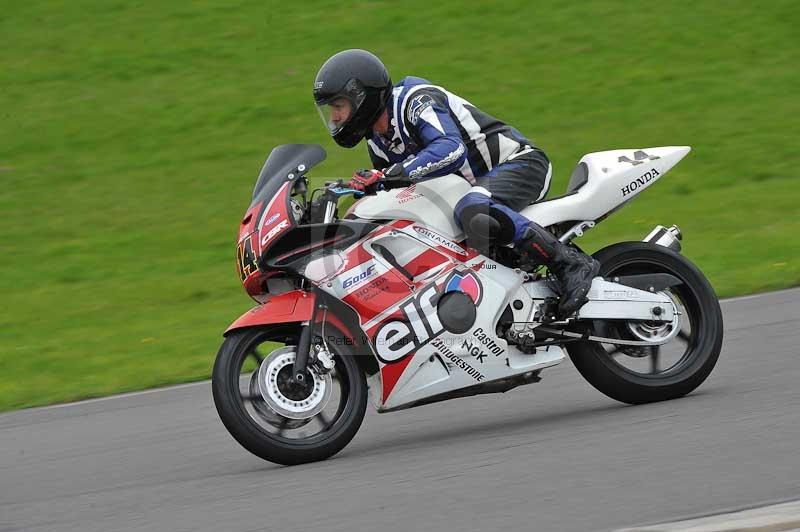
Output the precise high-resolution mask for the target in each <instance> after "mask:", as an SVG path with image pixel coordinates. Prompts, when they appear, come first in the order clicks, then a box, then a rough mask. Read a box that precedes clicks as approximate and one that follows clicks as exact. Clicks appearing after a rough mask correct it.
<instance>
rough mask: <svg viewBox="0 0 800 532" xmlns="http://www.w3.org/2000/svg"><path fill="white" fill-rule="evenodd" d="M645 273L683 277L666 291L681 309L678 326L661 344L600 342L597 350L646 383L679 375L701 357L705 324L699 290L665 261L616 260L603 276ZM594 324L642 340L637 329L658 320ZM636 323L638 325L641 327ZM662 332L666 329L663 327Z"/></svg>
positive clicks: (606, 332)
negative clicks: (640, 323) (702, 332)
mask: <svg viewBox="0 0 800 532" xmlns="http://www.w3.org/2000/svg"><path fill="white" fill-rule="evenodd" d="M644 273H668V274H671V275H674V276H675V277H677V278H678V279H680V280H681V284H680V285H677V286H674V287H670V288H668V289H667V290H665V291H664V292H665V294H666V295H668V296H669V297H670V298H672V300H673V302H674V303H675V304H676V307H677V308H678V311H679V312H680V313H681V319H680V323H679V326H678V328H677V329H676V330H671V331H668V332H667V333H666V335H667V336H668V337H671V340H670V341H669V342H668V343H665V344H662V345H653V346H642V347H639V346H635V347H629V346H619V345H615V344H602V343H601V344H598V349H597V353H598V356H599V357H600V360H601V361H602V362H603V364H604V365H606V366H607V367H608V368H609V369H610V370H611V371H613V372H615V373H617V374H620V375H622V376H624V377H626V378H633V379H635V380H639V381H641V382H643V383H650V384H656V382H658V384H662V383H663V382H664V381H669V380H670V379H671V378H672V377H677V376H678V375H679V374H681V373H683V372H684V371H685V370H686V369H687V368H688V367H690V366H693V365H694V364H695V363H696V362H698V361H699V360H700V359H701V356H700V355H701V349H700V331H702V330H703V328H704V325H705V324H704V318H703V315H702V313H701V309H700V302H699V301H700V300H699V296H698V294H696V293H695V292H694V290H693V289H692V286H691V284H690V283H689V282H687V279H686V278H685V276H684V275H683V274H682V273H681V272H679V271H676V270H675V269H673V268H670V267H669V266H668V265H666V264H664V263H662V262H657V261H651V260H647V259H642V258H634V259H630V260H627V261H623V262H620V263H618V264H615V265H614V266H613V267H611V268H610V269H609V270H607V271H604V272H603V276H604V277H606V278H609V277H617V276H623V275H636V274H644ZM593 326H594V329H595V331H596V332H597V333H598V335H600V336H607V337H612V338H621V339H627V340H638V341H641V340H642V339H643V337H642V336H644V335H642V336H640V335H639V334H636V333H637V332H642V331H646V330H648V329H649V330H650V331H653V330H657V329H658V326H656V325H655V324H643V325H634V326H632V325H630V324H629V323H628V322H624V323H623V324H609V323H607V322H600V321H596V322H594V323H593ZM636 327H639V330H638V331H637V330H636ZM660 334H665V333H664V332H663V331H661V332H660ZM657 336H658V335H656V337H657ZM601 350H602V352H601Z"/></svg>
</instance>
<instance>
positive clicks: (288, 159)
mask: <svg viewBox="0 0 800 532" xmlns="http://www.w3.org/2000/svg"><path fill="white" fill-rule="evenodd" d="M324 159H325V150H323V149H322V148H321V147H320V146H317V145H315V144H286V145H283V146H278V147H277V148H275V149H273V150H272V152H270V154H269V157H268V158H267V160H266V162H265V163H264V166H263V167H262V168H261V172H260V173H259V176H258V180H257V181H256V186H255V188H254V189H253V199H252V202H251V204H250V207H249V208H248V209H247V212H246V213H245V215H244V217H243V218H242V221H241V223H240V225H239V241H238V248H237V255H238V259H239V260H238V266H237V269H238V271H239V276H240V278H241V280H242V284H243V285H244V288H245V290H246V291H247V293H248V294H249V295H250V296H251V297H254V298H255V297H256V296H258V295H259V294H261V293H262V289H261V285H262V283H263V281H264V279H265V276H264V272H263V271H262V269H261V268H260V267H259V258H260V257H261V256H262V255H263V254H264V252H265V251H266V250H267V249H268V248H269V247H270V246H271V245H273V244H274V243H275V242H276V241H277V240H278V239H279V237H280V236H281V235H283V234H285V233H286V232H287V231H289V230H290V229H291V228H293V227H295V226H296V225H297V223H296V222H295V219H294V217H293V216H292V214H291V212H292V211H291V206H290V201H291V194H292V188H293V187H294V184H295V182H296V181H297V180H298V179H300V178H301V177H302V176H303V175H304V173H305V172H307V171H308V170H309V169H311V167H313V166H314V165H316V164H319V163H320V162H321V161H323V160H324Z"/></svg>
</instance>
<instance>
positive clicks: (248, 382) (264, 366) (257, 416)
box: [231, 334, 354, 446]
mask: <svg viewBox="0 0 800 532" xmlns="http://www.w3.org/2000/svg"><path fill="white" fill-rule="evenodd" d="M271 340H273V339H272V338H270V336H269V335H267V334H260V335H256V336H254V337H253V338H252V339H250V341H249V342H247V344H246V345H244V346H243V348H242V349H241V350H240V351H239V355H238V359H237V360H236V363H235V364H234V367H235V368H236V369H237V371H236V372H234V373H233V374H232V375H231V378H232V380H233V382H232V383H231V384H233V386H232V389H233V391H234V393H235V394H236V400H237V403H238V405H239V407H240V411H241V413H242V414H244V416H245V418H246V419H247V421H248V422H249V423H250V424H252V425H253V426H254V427H255V428H256V429H257V430H258V431H260V432H261V433H262V434H263V435H264V436H266V437H268V438H270V439H272V440H274V441H276V442H280V443H284V444H289V445H295V446H296V445H313V444H317V443H319V442H321V441H323V440H326V439H328V438H330V437H333V435H334V434H335V433H336V432H337V431H338V430H339V429H340V428H341V426H342V425H343V421H344V419H345V418H346V417H347V415H348V413H349V412H350V411H351V410H352V409H353V408H354V400H353V398H352V397H351V394H350V388H351V385H350V383H351V378H353V376H352V375H350V371H351V368H350V365H349V364H347V363H345V360H344V358H343V357H341V356H340V355H339V353H336V352H335V350H334V349H332V350H331V354H332V355H333V357H334V360H335V362H336V366H335V367H334V369H333V370H332V371H331V372H330V373H328V374H327V375H324V376H320V375H318V374H317V373H316V372H315V371H314V370H313V369H311V368H309V374H310V375H311V376H312V377H311V382H312V383H313V384H312V386H315V385H316V386H317V389H316V391H315V390H313V389H312V390H311V391H310V392H308V395H307V396H305V397H302V393H301V392H299V391H298V392H297V393H298V395H294V396H292V394H291V393H288V390H287V389H285V388H282V383H280V381H281V377H283V376H284V375H283V374H284V373H286V372H287V370H286V368H289V370H288V371H289V373H290V372H291V368H292V365H293V363H294V349H295V347H294V346H286V347H282V348H279V349H276V350H272V349H270V348H271V347H274V345H273V346H270V345H268V344H271V343H272V342H271ZM271 359H272V361H273V362H274V363H273V364H270V360H271ZM323 383H324V384H323ZM281 398H283V399H285V401H281ZM306 401H309V403H308V404H305V405H303V404H302V403H304V402H306ZM276 405H281V407H282V408H275V406H276ZM303 408H306V410H305V411H303ZM303 413H305V414H306V415H305V416H303V415H302V414H303ZM290 416H291V417H290Z"/></svg>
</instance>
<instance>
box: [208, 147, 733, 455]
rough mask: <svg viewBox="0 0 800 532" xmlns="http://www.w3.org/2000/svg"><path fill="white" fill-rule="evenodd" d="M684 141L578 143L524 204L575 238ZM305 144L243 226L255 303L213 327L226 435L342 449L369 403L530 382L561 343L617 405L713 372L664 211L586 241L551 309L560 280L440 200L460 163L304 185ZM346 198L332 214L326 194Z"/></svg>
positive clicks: (656, 175)
mask: <svg viewBox="0 0 800 532" xmlns="http://www.w3.org/2000/svg"><path fill="white" fill-rule="evenodd" d="M689 151H690V148H689V147H680V146H677V147H676V146H672V147H656V148H646V149H637V150H613V151H604V152H597V153H590V154H587V155H585V156H584V157H583V158H582V159H581V160H580V161H579V163H578V165H577V167H576V168H575V170H574V171H573V173H572V175H571V177H570V180H569V185H568V187H567V191H566V193H565V194H564V195H562V196H560V197H556V198H551V199H545V200H543V201H539V202H537V203H535V204H533V205H530V206H529V207H527V208H526V209H525V210H523V211H522V213H523V214H524V215H525V216H527V217H528V218H530V219H531V220H535V221H536V222H537V223H538V224H540V225H541V226H543V227H545V228H547V229H548V230H549V231H551V232H552V233H553V234H554V235H555V236H556V237H557V238H559V240H560V241H561V242H564V243H566V244H568V245H573V246H574V245H575V244H574V242H573V241H574V240H575V239H576V238H577V237H580V236H582V235H583V234H584V232H586V231H587V230H589V229H591V228H593V227H595V226H596V224H598V223H599V222H600V221H602V220H604V219H605V218H607V217H608V216H609V215H611V214H612V213H614V212H616V211H617V210H619V209H620V208H621V207H623V206H624V205H626V204H627V203H628V202H629V201H630V200H631V199H633V198H635V197H636V196H638V195H639V194H641V193H642V192H643V191H644V190H646V189H648V188H649V187H651V186H652V185H653V184H654V183H656V182H657V181H658V180H660V179H661V178H662V177H663V176H664V174H665V173H666V172H667V171H669V170H670V169H671V168H672V167H673V166H675V165H676V164H677V163H678V162H679V161H680V160H681V159H683V157H685V156H686V154H687V153H688V152H689ZM324 159H325V151H324V150H323V149H322V148H321V147H320V146H317V145H308V144H289V145H283V146H279V147H277V148H275V149H274V150H273V151H272V152H271V154H270V155H269V157H268V159H267V161H266V162H265V164H264V166H263V168H262V169H261V172H260V174H259V176H258V180H257V183H256V186H255V189H254V191H253V197H252V202H251V204H250V206H249V208H248V209H247V211H246V213H245V215H244V217H243V218H242V220H241V224H240V226H239V235H238V247H237V269H238V273H239V276H240V279H241V282H242V284H243V286H244V289H245V290H246V292H247V293H248V294H249V295H250V296H251V297H252V298H253V299H254V300H255V301H256V302H257V303H258V304H257V305H256V306H255V307H254V308H253V309H251V310H250V311H248V312H246V313H245V314H244V315H242V316H241V317H240V318H239V319H237V320H236V321H235V322H233V323H232V324H231V325H230V326H229V327H228V329H227V330H226V331H225V333H224V337H225V339H224V342H223V343H222V346H221V347H220V350H219V352H218V354H217V357H216V361H215V364H214V369H213V376H212V389H213V396H214V403H215V405H216V408H217V411H218V413H219V416H220V418H221V420H222V422H223V424H224V425H225V427H226V428H227V430H228V431H229V432H230V434H231V435H232V436H233V437H234V438H235V439H236V440H237V441H238V442H239V443H240V444H241V445H242V446H243V447H244V448H245V449H247V450H248V451H250V452H251V453H253V454H255V455H257V456H259V457H261V458H263V459H265V460H268V461H271V462H275V463H278V464H287V465H289V464H300V463H305V462H313V461H318V460H323V459H326V458H328V457H330V456H332V455H333V454H335V453H337V452H338V451H340V450H341V449H342V448H344V447H345V446H346V445H347V444H348V443H349V442H350V440H351V439H352V438H353V437H354V436H355V434H356V432H357V431H358V429H359V427H360V425H361V422H362V420H363V418H364V414H365V410H366V406H367V402H368V401H369V402H371V403H372V404H373V406H374V407H375V408H376V409H377V411H378V412H392V411H396V410H400V409H405V408H411V407H416V406H420V405H425V404H429V403H433V402H437V401H443V400H448V399H454V398H458V397H466V396H471V395H476V394H485V393H501V392H506V391H508V390H511V389H512V388H515V387H517V386H520V385H523V384H529V383H533V382H537V381H539V380H540V378H541V377H540V374H541V373H542V371H543V370H544V369H545V368H549V367H552V366H555V365H557V364H559V363H561V362H562V361H564V359H565V358H566V356H569V357H570V358H571V360H572V362H573V363H574V365H575V367H576V368H577V369H578V371H579V372H580V373H581V375H582V376H583V377H584V378H585V379H586V380H587V381H588V382H589V383H591V384H592V385H593V386H594V387H595V388H597V389H598V390H599V391H600V392H602V393H604V394H606V395H607V396H609V397H611V398H613V399H616V400H618V401H622V402H625V403H630V404H641V403H649V402H654V401H663V400H668V399H673V398H677V397H681V396H684V395H686V394H688V393H690V392H691V391H692V390H694V389H695V388H697V387H698V386H699V385H700V384H701V383H702V382H703V381H704V380H705V379H706V377H708V375H709V374H710V372H711V370H712V369H713V367H714V365H715V363H716V361H717V358H718V357H719V354H720V350H721V346H722V337H723V327H722V313H721V310H720V306H719V301H718V299H717V297H716V295H715V293H714V291H713V289H712V287H711V285H710V284H709V282H708V281H707V279H706V278H705V277H704V275H703V273H702V272H701V271H700V270H699V269H698V268H697V267H696V266H695V265H693V264H692V263H691V262H690V261H689V260H687V259H686V258H685V257H684V256H682V255H681V254H680V250H681V245H680V241H681V238H682V235H681V232H680V230H679V229H678V228H677V227H676V226H671V227H669V228H666V227H663V226H657V227H655V229H653V231H652V232H651V233H650V234H648V235H647V236H646V237H645V238H644V239H643V241H638V242H620V243H616V244H613V245H610V246H608V247H605V248H603V249H601V250H599V251H597V252H596V253H594V255H593V256H594V257H595V259H597V260H598V261H599V262H600V263H601V265H602V268H601V271H600V274H599V276H598V277H596V278H595V279H594V280H593V282H592V287H591V290H590V292H589V293H588V299H589V301H588V302H587V303H586V304H585V305H583V306H582V307H581V308H580V309H579V310H578V311H577V313H575V314H574V315H573V316H570V317H568V318H566V319H563V318H561V317H559V316H558V315H557V307H558V296H559V286H558V283H557V282H556V280H555V279H554V278H553V277H552V275H550V273H549V272H547V270H546V268H545V267H543V266H542V265H537V264H528V263H525V264H523V263H520V262H519V260H518V259H517V258H516V255H515V254H514V253H513V250H511V249H509V248H508V247H504V246H495V247H492V248H489V249H487V248H483V247H482V248H481V249H483V253H481V252H479V251H478V250H476V249H474V248H473V247H472V246H470V242H469V241H467V240H466V237H465V235H464V233H463V231H462V230H461V228H460V227H459V226H458V225H457V223H456V222H455V220H454V217H453V209H454V206H455V204H456V203H457V202H458V200H459V199H460V198H461V197H462V196H463V195H464V194H466V193H467V192H468V191H469V190H470V184H469V183H467V181H465V180H464V179H463V178H461V177H459V176H456V175H447V176H444V177H438V178H434V179H430V180H426V181H420V182H415V183H409V182H408V181H402V180H398V181H386V182H385V184H384V185H383V186H382V190H374V189H373V190H368V191H367V194H363V193H361V192H359V191H356V190H353V189H350V188H348V187H347V186H346V185H345V184H344V182H343V181H342V180H338V181H331V182H326V183H325V185H324V186H322V187H320V188H317V189H316V190H314V191H312V192H311V194H310V195H309V193H308V190H309V178H308V172H309V170H311V168H312V167H314V166H315V165H317V164H319V163H320V162H321V161H323V160H324ZM348 196H354V199H356V201H355V202H354V203H353V204H352V206H351V207H350V208H349V209H348V210H347V211H346V212H344V213H340V212H339V211H340V208H339V201H340V200H341V199H342V198H345V197H348Z"/></svg>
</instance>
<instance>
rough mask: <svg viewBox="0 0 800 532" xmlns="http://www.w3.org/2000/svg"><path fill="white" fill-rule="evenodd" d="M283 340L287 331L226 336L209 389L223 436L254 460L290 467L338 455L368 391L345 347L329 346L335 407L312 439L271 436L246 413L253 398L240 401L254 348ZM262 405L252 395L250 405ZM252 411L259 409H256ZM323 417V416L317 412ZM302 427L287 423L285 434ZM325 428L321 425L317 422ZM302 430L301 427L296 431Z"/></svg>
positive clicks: (281, 434)
mask: <svg viewBox="0 0 800 532" xmlns="http://www.w3.org/2000/svg"><path fill="white" fill-rule="evenodd" d="M285 337H286V329H285V328H282V329H280V330H278V329H275V328H273V329H269V328H248V329H243V330H239V331H234V332H233V333H231V334H230V335H229V336H228V337H227V338H225V341H224V342H223V344H222V346H221V347H220V350H219V352H218V354H217V359H216V362H215V363H214V370H213V373H212V379H211V388H212V391H213V394H214V404H215V405H216V408H217V412H218V413H219V417H220V419H221V420H222V423H223V424H224V425H225V428H227V429H228V432H230V434H231V435H232V436H233V437H234V438H235V439H236V441H237V442H239V443H240V444H241V445H242V447H244V448H245V449H247V450H248V451H250V452H251V453H253V454H254V455H256V456H258V457H260V458H263V459H264V460H268V461H270V462H274V463H276V464H284V465H295V464H302V463H307V462H316V461H319V460H324V459H326V458H328V457H330V456H332V455H334V454H336V453H338V452H339V451H340V450H342V449H343V448H344V447H345V446H346V445H347V444H348V443H349V442H350V440H352V439H353V437H354V436H355V435H356V432H357V431H358V429H359V427H360V426H361V422H362V420H363V419H364V412H365V410H366V406H367V386H366V381H365V379H364V374H363V372H362V371H361V369H360V368H359V366H358V364H357V362H356V359H355V355H354V354H353V353H352V352H350V351H349V349H348V347H347V346H346V345H343V344H344V342H342V343H341V344H342V345H331V346H330V349H331V353H332V354H333V355H334V360H335V364H336V368H335V370H334V371H336V372H338V373H339V375H340V376H339V378H340V379H341V382H342V383H343V385H342V388H341V389H342V391H341V393H340V396H341V397H340V404H339V406H338V408H337V409H336V413H335V414H333V415H332V417H333V418H334V419H333V420H332V421H331V422H330V426H329V427H327V428H323V429H322V430H321V432H319V433H318V434H315V435H314V436H312V437H306V438H303V437H302V434H301V436H300V437H297V438H289V437H286V436H284V430H287V429H283V428H282V427H281V428H280V431H278V432H275V431H274V430H273V431H270V430H268V429H270V428H271V427H270V425H269V424H265V423H262V422H259V420H258V415H254V414H253V412H252V411H251V410H248V408H246V406H245V403H246V402H247V401H253V400H254V399H253V397H243V394H242V389H241V382H242V381H243V380H246V377H247V370H243V364H244V361H245V360H246V359H247V357H248V356H250V355H252V353H254V352H256V349H257V346H258V345H260V344H261V343H265V342H267V341H270V340H279V339H284V338H285ZM259 400H261V401H263V399H260V398H258V396H256V398H255V401H259ZM258 408H260V409H261V411H262V412H264V409H265V408H266V409H268V408H269V406H268V405H266V403H263V402H262V403H260V404H259V405H258ZM256 412H258V410H257V409H256ZM267 414H268V415H269V416H270V417H272V419H273V421H274V419H286V418H283V416H280V415H278V414H276V413H275V412H274V411H272V410H270V411H269V412H267ZM320 414H322V412H320ZM292 423H294V424H295V425H299V426H301V427H302V426H303V424H301V423H297V422H293V421H292V422H287V426H288V430H291V429H292V428H293V427H294V425H293V424H292ZM322 424H323V425H324V423H322ZM300 430H304V429H303V428H299V429H297V431H300Z"/></svg>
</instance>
